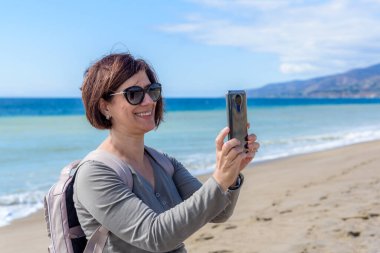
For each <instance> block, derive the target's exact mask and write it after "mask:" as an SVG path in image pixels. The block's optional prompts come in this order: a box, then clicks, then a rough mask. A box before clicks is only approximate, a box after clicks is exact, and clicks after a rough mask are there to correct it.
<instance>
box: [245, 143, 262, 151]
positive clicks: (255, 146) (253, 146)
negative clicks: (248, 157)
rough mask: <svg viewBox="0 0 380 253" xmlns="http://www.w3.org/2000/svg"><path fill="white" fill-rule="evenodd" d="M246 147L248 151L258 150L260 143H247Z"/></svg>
mask: <svg viewBox="0 0 380 253" xmlns="http://www.w3.org/2000/svg"><path fill="white" fill-rule="evenodd" d="M246 146H247V149H248V150H250V151H253V150H258V149H259V148H260V143H258V142H254V143H248V145H246Z"/></svg>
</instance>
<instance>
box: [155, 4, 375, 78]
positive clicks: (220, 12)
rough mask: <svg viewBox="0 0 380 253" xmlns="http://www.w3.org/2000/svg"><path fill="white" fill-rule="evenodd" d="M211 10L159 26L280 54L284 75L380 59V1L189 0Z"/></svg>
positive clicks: (205, 39) (218, 42)
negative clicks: (211, 12) (178, 22)
mask: <svg viewBox="0 0 380 253" xmlns="http://www.w3.org/2000/svg"><path fill="white" fill-rule="evenodd" d="M192 2H194V3H196V4H202V5H204V6H207V7H209V8H214V9H213V14H212V16H211V14H210V13H204V14H200V13H197V15H192V14H190V13H189V17H185V21H184V22H182V23H180V24H171V25H166V26H161V27H160V29H161V30H163V31H166V32H170V33H176V34H183V35H185V36H188V37H189V38H191V39H193V40H195V41H197V42H200V43H204V44H208V45H223V46H233V47H240V48H244V49H246V50H249V51H251V52H266V53H271V54H275V55H278V57H279V59H280V66H279V69H280V71H281V72H283V73H316V74H323V73H329V72H336V71H340V70H346V69H350V68H354V67H360V66H365V65H370V64H373V63H377V62H379V60H380V43H379V41H380V17H378V13H380V1H378V0H357V1H349V0H329V1H320V2H316V1H306V0H305V1H286V0H283V1H259V0H252V1H248V0H235V1H232V0H230V1H228V0H220V1H216V0H192Z"/></svg>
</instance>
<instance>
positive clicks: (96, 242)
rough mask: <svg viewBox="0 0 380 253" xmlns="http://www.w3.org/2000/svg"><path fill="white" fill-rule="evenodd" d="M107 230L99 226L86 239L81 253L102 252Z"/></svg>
mask: <svg viewBox="0 0 380 253" xmlns="http://www.w3.org/2000/svg"><path fill="white" fill-rule="evenodd" d="M108 232H109V231H108V230H107V229H106V228H105V227H103V226H99V227H98V228H97V229H96V230H95V232H94V233H93V234H92V236H91V237H90V239H89V240H88V241H87V244H86V248H85V249H84V251H83V253H102V252H103V249H104V247H105V245H106V242H107V238H108Z"/></svg>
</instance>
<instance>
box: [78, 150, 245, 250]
mask: <svg viewBox="0 0 380 253" xmlns="http://www.w3.org/2000/svg"><path fill="white" fill-rule="evenodd" d="M148 157H149V156H148ZM149 159H150V162H151V164H152V167H153V171H154V178H155V189H153V187H152V186H151V185H150V184H149V183H148V182H147V181H146V180H145V179H144V178H143V177H142V176H140V175H139V174H138V173H137V172H136V171H135V170H133V168H131V172H132V177H133V189H132V190H131V189H129V188H128V187H127V186H126V185H125V184H124V183H123V181H122V180H121V179H120V177H118V176H117V174H116V173H115V172H114V170H112V169H111V168H109V167H107V166H106V165H105V164H103V163H101V162H97V161H88V162H85V163H84V164H83V165H82V166H81V167H80V169H79V171H78V173H77V176H76V179H75V183H74V203H75V208H76V210H77V214H78V218H79V222H80V224H81V226H82V228H83V230H84V232H85V234H86V237H87V238H89V237H90V236H91V235H92V233H93V232H94V231H95V230H96V229H97V228H98V227H99V225H100V224H101V225H103V226H104V227H105V228H107V229H108V230H109V231H110V234H109V237H108V239H107V244H106V247H105V248H104V250H103V252H113V253H119V252H120V253H121V252H136V253H137V252H138V253H142V252H186V250H185V248H184V244H183V241H184V240H185V239H186V238H188V237H189V236H190V235H191V234H193V233H194V232H196V231H197V230H198V229H200V228H201V227H202V226H203V225H205V224H206V223H208V222H210V221H211V222H224V221H226V220H227V219H228V218H229V217H230V216H231V215H232V212H233V209H234V208H235V204H236V201H237V198H238V195H239V189H237V190H234V191H230V190H229V191H227V192H223V191H222V190H221V188H220V186H219V185H218V184H217V182H216V181H215V179H214V178H213V177H210V178H209V179H208V180H207V181H206V182H205V183H204V184H203V185H202V184H201V183H200V182H199V181H198V180H197V179H196V178H195V177H193V176H192V175H191V174H190V173H189V172H188V171H187V170H186V169H185V168H184V167H183V165H182V164H181V163H179V162H178V161H177V160H175V159H174V158H170V160H171V162H172V164H173V165H174V174H173V176H172V177H170V176H169V175H168V174H167V172H166V171H165V170H163V169H162V168H161V167H160V166H159V165H158V164H157V163H156V162H155V161H154V160H153V159H152V158H150V157H149Z"/></svg>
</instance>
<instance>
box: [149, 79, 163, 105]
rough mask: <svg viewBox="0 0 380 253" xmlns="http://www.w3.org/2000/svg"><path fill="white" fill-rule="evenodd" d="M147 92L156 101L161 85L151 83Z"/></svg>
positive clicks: (159, 94) (158, 97)
mask: <svg viewBox="0 0 380 253" xmlns="http://www.w3.org/2000/svg"><path fill="white" fill-rule="evenodd" d="M147 93H148V94H149V96H150V97H151V98H152V100H153V101H154V102H157V101H158V100H159V99H160V96H161V85H160V84H158V83H154V84H152V85H151V86H150V87H149V89H148V91H147Z"/></svg>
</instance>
